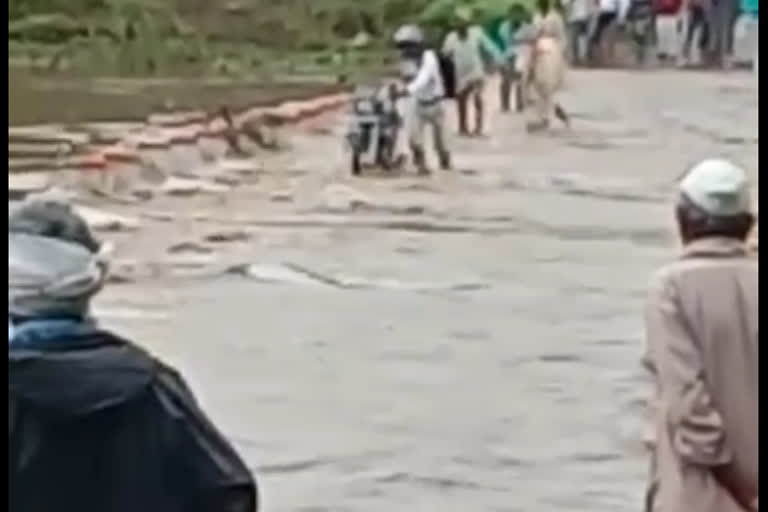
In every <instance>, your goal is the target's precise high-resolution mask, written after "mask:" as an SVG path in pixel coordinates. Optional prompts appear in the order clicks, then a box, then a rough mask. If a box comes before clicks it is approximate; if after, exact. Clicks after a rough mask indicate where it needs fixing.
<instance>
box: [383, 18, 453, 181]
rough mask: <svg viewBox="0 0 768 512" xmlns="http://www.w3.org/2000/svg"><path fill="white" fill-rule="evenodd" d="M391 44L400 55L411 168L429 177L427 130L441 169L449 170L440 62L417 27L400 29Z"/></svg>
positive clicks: (444, 93)
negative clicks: (425, 140)
mask: <svg viewBox="0 0 768 512" xmlns="http://www.w3.org/2000/svg"><path fill="white" fill-rule="evenodd" d="M394 42H395V46H396V47H397V49H398V51H399V53H400V73H401V78H402V79H403V81H404V83H405V85H404V88H403V90H402V91H401V95H403V96H405V101H404V107H405V108H404V114H405V115H404V117H405V128H406V133H407V137H408V145H409V147H410V150H411V154H412V156H413V162H414V165H415V166H416V168H417V169H418V172H419V174H420V175H428V174H430V171H429V168H428V167H427V161H426V154H425V151H424V132H425V131H426V129H427V127H430V128H431V129H432V141H433V144H434V147H435V151H436V153H437V158H438V162H439V164H440V168H441V169H443V170H448V169H450V167H451V156H450V153H449V152H448V149H447V147H446V140H445V112H444V110H443V99H444V98H445V95H446V91H445V85H444V83H443V74H442V71H441V65H440V58H439V56H438V54H437V52H436V51H435V50H432V49H430V48H428V47H427V45H426V41H425V38H424V32H423V31H422V30H421V28H420V27H419V26H417V25H404V26H402V27H400V28H399V29H398V30H397V32H395V36H394Z"/></svg>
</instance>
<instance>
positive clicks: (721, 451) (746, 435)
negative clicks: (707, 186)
mask: <svg viewBox="0 0 768 512" xmlns="http://www.w3.org/2000/svg"><path fill="white" fill-rule="evenodd" d="M757 318H758V264H757V260H756V259H754V258H753V257H751V256H749V255H748V254H747V251H746V248H745V247H744V245H743V244H741V243H739V242H737V241H734V240H728V239H723V238H709V239H703V240H699V241H696V242H694V243H693V244H690V245H689V246H688V247H687V248H686V249H685V251H684V254H683V256H682V258H680V259H679V260H678V261H676V262H674V263H672V264H670V265H668V266H666V267H664V268H663V269H661V270H660V271H659V272H658V273H657V274H656V275H655V276H654V278H653V280H652V283H651V287H650V293H649V297H648V304H647V314H646V331H647V332H646V335H647V356H646V359H645V363H646V366H647V367H648V369H649V370H650V371H651V373H652V375H653V377H654V381H655V384H656V391H657V395H656V397H655V400H654V401H653V404H654V407H653V412H654V416H655V423H656V432H655V439H654V440H653V442H652V445H653V470H652V472H653V475H652V478H653V479H654V480H655V481H656V482H657V483H658V485H659V490H658V495H657V496H656V502H655V506H654V508H653V510H654V511H660V512H694V511H695V512H742V509H741V508H740V506H739V505H738V504H736V503H735V502H734V500H733V499H732V498H731V496H730V495H729V494H728V492H727V491H726V490H725V489H724V488H723V487H721V486H720V485H719V484H718V483H717V482H716V481H715V479H714V477H713V476H712V473H711V468H712V467H715V466H718V465H723V464H733V465H734V466H735V467H736V468H737V471H738V472H739V473H740V474H741V475H742V478H744V479H745V480H746V481H747V482H751V483H754V484H755V488H757V482H758V380H759V377H758V333H757V325H758V321H757Z"/></svg>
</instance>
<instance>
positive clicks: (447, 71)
mask: <svg viewBox="0 0 768 512" xmlns="http://www.w3.org/2000/svg"><path fill="white" fill-rule="evenodd" d="M435 53H436V54H437V62H438V64H440V76H441V77H442V79H443V90H444V91H445V95H444V97H445V98H449V99H452V98H455V97H456V67H455V66H454V64H453V59H452V58H451V57H450V56H449V55H445V54H444V53H442V52H435Z"/></svg>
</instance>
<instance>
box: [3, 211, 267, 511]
mask: <svg viewBox="0 0 768 512" xmlns="http://www.w3.org/2000/svg"><path fill="white" fill-rule="evenodd" d="M106 272H107V264H106V255H105V254H104V251H102V250H101V245H100V244H99V242H98V241H96V239H95V238H94V237H93V235H92V233H91V231H90V229H89V228H88V226H87V224H86V223H85V221H84V220H83V219H82V218H80V217H79V216H78V215H76V214H75V213H74V212H73V211H72V209H71V208H70V207H69V206H67V205H65V204H62V203H57V202H51V201H32V202H29V203H26V204H22V205H21V206H20V207H19V208H18V209H17V210H15V211H12V212H11V213H10V214H9V216H8V510H10V511H14V512H51V511H62V512H65V511H66V512H70V511H71V512H74V511H77V512H107V511H108V512H139V511H146V512H150V511H158V512H159V511H163V512H210V511H213V510H215V511H221V512H256V510H257V507H258V494H257V490H256V484H255V482H254V479H253V476H252V475H251V473H250V471H249V470H248V468H247V467H246V465H245V464H244V463H243V461H242V460H241V459H240V457H239V456H238V455H237V453H235V450H234V449H233V448H232V446H231V445H230V443H229V442H228V441H227V440H226V439H225V438H224V436H223V435H222V434H221V433H220V432H219V431H218V430H217V429H216V427H215V426H214V425H213V424H212V423H211V421H210V420H209V419H208V418H207V417H206V415H205V413H204V412H203V411H202V409H201V408H200V405H199V403H198V402H197V400H196V399H195V397H194V396H193V394H192V392H191V391H190V390H189V388H188V387H187V385H186V383H185V382H184V379H182V377H181V376H180V375H179V374H178V373H177V372H176V371H175V370H174V369H173V368H171V367H169V366H167V365H165V364H163V363H162V362H160V361H159V360H157V359H156V358H154V357H153V356H152V355H150V354H149V353H147V352H146V351H145V350H144V349H142V348H140V347H139V346H137V345H135V344H133V343H131V342H130V341H127V340H125V339H124V338H121V337H120V336H117V335H115V334H113V333H111V332H109V331H108V330H106V329H105V328H104V327H101V326H100V325H98V323H97V322H96V321H95V319H94V318H93V317H92V316H91V311H90V303H91V299H92V298H93V297H94V296H95V295H96V294H97V293H98V292H99V291H100V290H101V289H102V286H103V285H104V282H105V279H106Z"/></svg>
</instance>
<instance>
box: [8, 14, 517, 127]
mask: <svg viewBox="0 0 768 512" xmlns="http://www.w3.org/2000/svg"><path fill="white" fill-rule="evenodd" d="M511 1H519V0H365V1H361V0H322V1H320V0H10V1H9V4H8V14H9V20H8V66H9V96H8V104H9V123H11V124H20V123H22V124H27V123H36V122H43V121H64V122H70V121H76V120H81V119H85V118H87V119H115V118H124V117H130V118H135V117H140V116H142V115H143V114H144V113H146V112H147V111H150V110H156V109H158V108H162V107H164V106H172V107H173V108H187V107H190V108H191V107H194V108H204V109H208V108H212V107H214V106H215V105H216V104H220V103H227V104H230V105H232V106H233V107H236V108H237V107H241V106H244V105H250V104H254V103H255V104H258V103H261V102H271V101H274V100H276V99H280V98H284V97H289V98H290V97H294V96H296V95H298V96H299V97H301V96H304V95H306V94H307V91H312V90H315V91H325V90H327V89H328V88H329V87H334V88H338V87H339V86H344V85H345V84H349V83H357V82H360V81H365V80H367V79H369V78H370V77H375V76H377V75H380V74H382V73H387V72H389V71H390V70H391V69H393V68H392V65H393V58H394V54H393V52H392V49H391V48H390V46H389V40H390V37H391V34H392V32H393V31H394V30H395V29H396V27H397V26H398V25H400V24H402V23H406V22H414V21H417V22H421V23H422V24H424V25H425V26H426V27H427V28H428V30H429V32H430V34H431V35H432V36H433V37H435V38H437V37H439V35H440V34H441V33H442V32H443V31H444V30H445V28H446V27H447V25H448V23H449V20H450V17H451V15H452V13H453V12H455V9H456V7H457V6H458V5H469V6H471V7H473V8H475V12H476V13H477V19H478V21H479V22H482V21H484V20H487V19H489V18H490V17H492V16H496V15H498V14H499V13H501V12H503V11H504V10H506V8H507V7H508V4H509V2H511ZM526 1H527V0H526ZM159 79H162V80H159ZM166 79H167V80H166ZM54 91H55V92H54ZM278 96H279V98H278Z"/></svg>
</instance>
